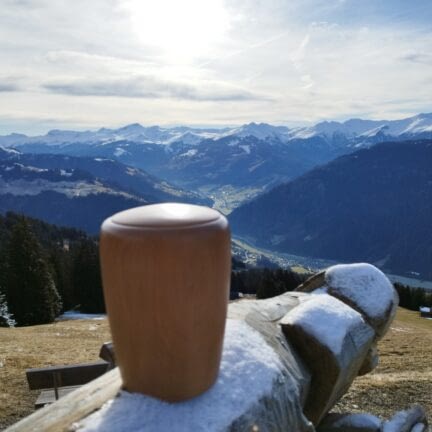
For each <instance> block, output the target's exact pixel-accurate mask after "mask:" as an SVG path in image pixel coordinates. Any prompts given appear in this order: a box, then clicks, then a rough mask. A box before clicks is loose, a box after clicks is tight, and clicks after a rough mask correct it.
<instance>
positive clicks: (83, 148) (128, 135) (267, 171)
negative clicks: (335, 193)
mask: <svg viewBox="0 0 432 432" xmlns="http://www.w3.org/2000/svg"><path fill="white" fill-rule="evenodd" d="M427 138H429V139H430V138H432V114H419V115H416V116H413V117H410V118H406V119H403V120H394V121H384V120H383V121H374V120H361V119H351V120H348V121H345V122H343V123H339V122H334V121H332V122H321V123H318V124H316V125H314V126H309V127H297V128H288V127H285V126H272V125H269V124H265V123H259V124H257V123H250V124H247V125H243V126H240V127H232V128H223V129H197V128H189V127H183V126H182V127H173V128H163V127H159V126H151V127H144V126H141V125H140V124H131V125H128V126H125V127H122V128H118V129H108V128H101V129H99V130H97V131H84V132H76V131H60V130H52V131H50V132H48V133H47V134H46V135H44V136H37V137H28V136H25V135H22V134H11V135H7V136H2V137H0V145H3V146H10V147H14V148H17V149H19V150H20V151H22V152H31V153H56V154H67V155H72V156H87V157H92V158H107V159H113V160H117V161H119V162H122V163H125V164H127V165H131V166H134V167H137V168H139V169H142V170H145V171H147V172H148V173H150V174H152V175H154V176H157V177H160V178H164V179H166V180H168V181H169V182H171V183H174V184H176V185H179V186H180V187H183V188H187V189H191V190H194V191H196V192H199V193H202V194H206V195H207V196H210V197H211V198H212V199H214V200H215V201H216V202H218V204H219V207H220V208H222V209H224V210H225V211H227V212H229V211H230V210H232V209H233V208H235V207H237V206H238V205H240V204H241V203H242V202H243V201H245V200H247V199H250V198H252V197H254V196H256V195H258V194H259V193H262V192H263V191H267V190H269V189H270V188H271V187H273V186H276V185H278V184H280V183H283V182H286V181H289V180H292V179H294V178H296V177H298V176H300V175H302V174H304V173H305V172H307V171H309V170H310V169H312V168H314V167H315V166H318V165H322V164H325V163H327V162H329V161H331V160H332V159H334V158H336V157H338V156H341V155H344V154H347V153H351V152H353V151H355V150H357V149H359V148H364V147H369V146H371V145H374V144H376V143H378V142H385V141H402V140H407V139H427Z"/></svg>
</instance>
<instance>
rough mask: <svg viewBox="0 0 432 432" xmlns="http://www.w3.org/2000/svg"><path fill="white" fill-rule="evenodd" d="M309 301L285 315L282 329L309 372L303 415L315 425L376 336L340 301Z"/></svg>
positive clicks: (351, 377) (320, 297)
mask: <svg viewBox="0 0 432 432" xmlns="http://www.w3.org/2000/svg"><path fill="white" fill-rule="evenodd" d="M311 297H312V298H311V299H310V300H309V301H307V302H304V303H302V304H300V305H299V306H297V307H296V308H295V309H293V310H292V311H291V312H289V313H287V314H286V315H285V317H284V318H283V319H282V320H281V325H282V329H283V332H284V334H285V336H286V338H287V339H288V340H289V341H290V342H291V343H292V344H293V346H294V348H295V349H296V351H297V352H298V353H299V354H300V356H301V358H302V359H303V361H304V362H305V363H306V365H307V366H308V367H309V369H310V371H311V372H312V382H311V391H310V392H309V394H308V397H307V399H306V403H305V407H304V412H305V415H306V417H307V418H308V419H309V420H311V421H312V422H313V423H314V424H315V425H317V424H319V422H320V421H321V419H322V418H323V417H324V416H325V415H326V414H327V412H328V411H329V410H330V409H331V408H332V407H333V405H334V404H335V403H336V402H337V401H338V400H339V399H340V398H341V397H342V396H343V395H344V394H345V393H346V391H347V390H348V388H349V386H350V385H351V383H352V382H353V380H354V378H355V377H356V376H357V375H358V372H359V370H360V368H361V367H362V364H363V362H364V359H365V358H366V355H367V353H368V351H369V349H370V347H371V345H372V343H373V341H374V337H375V332H374V331H373V329H372V328H371V327H370V326H369V325H368V324H367V323H366V322H365V321H364V320H363V318H362V316H361V315H360V314H359V313H358V312H357V311H355V310H354V309H352V308H351V307H349V306H347V305H346V304H345V303H343V302H341V301H340V300H338V299H336V298H334V297H331V296H329V295H328V294H322V295H315V296H311Z"/></svg>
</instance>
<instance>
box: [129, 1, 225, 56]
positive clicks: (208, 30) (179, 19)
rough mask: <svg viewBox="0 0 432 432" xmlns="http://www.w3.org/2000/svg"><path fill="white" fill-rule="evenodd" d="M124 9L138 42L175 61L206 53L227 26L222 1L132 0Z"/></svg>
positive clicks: (220, 38)
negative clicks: (129, 14) (129, 17)
mask: <svg viewBox="0 0 432 432" xmlns="http://www.w3.org/2000/svg"><path fill="white" fill-rule="evenodd" d="M127 9H128V10H129V11H130V13H131V19H132V26H133V30H134V31H135V32H136V34H137V36H138V37H139V39H140V41H141V42H142V43H143V44H146V45H150V46H153V47H155V48H159V49H160V50H161V55H167V56H168V57H169V58H172V59H175V60H178V59H179V58H184V59H191V58H195V57H199V56H201V55H203V54H205V53H206V52H207V51H208V50H209V49H210V48H211V46H212V45H214V44H216V43H217V42H219V41H221V40H222V39H223V37H224V35H225V34H226V32H227V30H228V27H229V14H228V12H227V11H226V9H225V7H224V4H223V1H222V0H213V1H211V2H208V1H203V0H181V1H178V0H157V1H141V0H131V1H128V2H127Z"/></svg>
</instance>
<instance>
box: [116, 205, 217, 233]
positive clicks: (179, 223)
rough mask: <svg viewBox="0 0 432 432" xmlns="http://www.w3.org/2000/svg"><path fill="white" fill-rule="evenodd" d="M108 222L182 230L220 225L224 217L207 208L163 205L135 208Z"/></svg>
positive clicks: (126, 225) (129, 225)
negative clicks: (214, 224)
mask: <svg viewBox="0 0 432 432" xmlns="http://www.w3.org/2000/svg"><path fill="white" fill-rule="evenodd" d="M109 220H110V222H111V223H113V224H115V225H121V226H124V227H125V228H126V227H131V228H132V227H134V228H141V229H150V230H152V229H161V228H162V229H182V228H193V227H195V226H196V227H198V226H203V225H207V224H213V223H215V222H216V223H220V222H223V221H225V217H224V216H222V215H221V214H220V213H219V212H218V211H216V210H213V209H211V208H208V207H203V206H198V205H192V204H180V203H163V204H152V205H146V206H141V207H135V208H132V209H129V210H125V211H122V212H120V213H116V214H115V215H113V216H112V217H111V218H109Z"/></svg>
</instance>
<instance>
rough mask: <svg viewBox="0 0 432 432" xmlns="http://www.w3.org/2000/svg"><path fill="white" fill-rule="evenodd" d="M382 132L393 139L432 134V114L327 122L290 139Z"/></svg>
mask: <svg viewBox="0 0 432 432" xmlns="http://www.w3.org/2000/svg"><path fill="white" fill-rule="evenodd" d="M380 132H381V133H384V134H385V135H388V136H391V137H399V136H401V135H405V134H407V135H415V134H420V133H424V132H432V113H429V114H418V115H416V116H414V117H409V118H406V119H402V120H362V119H351V120H347V121H345V122H343V123H339V122H335V121H330V122H327V121H325V122H321V123H318V124H316V125H314V126H312V127H306V128H296V129H292V130H291V132H290V134H289V137H290V138H291V139H293V138H300V139H305V138H310V137H312V136H316V135H324V136H326V137H329V138H331V137H332V136H333V135H334V134H342V135H345V136H346V137H347V138H355V137H372V136H375V135H376V134H378V133H380Z"/></svg>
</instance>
